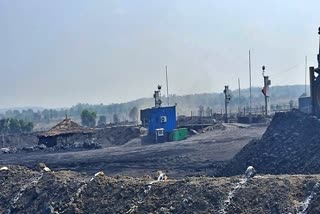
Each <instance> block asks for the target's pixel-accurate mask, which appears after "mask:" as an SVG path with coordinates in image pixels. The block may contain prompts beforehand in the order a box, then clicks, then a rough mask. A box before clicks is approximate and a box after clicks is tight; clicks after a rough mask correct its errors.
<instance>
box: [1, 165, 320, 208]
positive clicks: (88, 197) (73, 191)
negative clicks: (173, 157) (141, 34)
mask: <svg viewBox="0 0 320 214" xmlns="http://www.w3.org/2000/svg"><path fill="white" fill-rule="evenodd" d="M2 167H4V166H0V168H2ZM6 167H7V168H8V170H0V185H1V191H0V213H185V212H186V211H187V212H188V213H297V212H299V211H303V212H308V213H318V211H319V209H320V203H319V201H320V197H319V196H318V194H317V192H318V188H315V185H316V183H317V181H318V180H319V179H320V176H316V175H313V176H303V175H299V176H298V175H293V176H283V175H280V176H270V175H269V176H255V177H254V178H253V179H249V180H247V181H246V182H243V181H242V179H243V178H242V177H231V178H208V177H198V178H192V177H188V178H185V179H182V180H166V181H161V182H160V181H159V182H155V183H152V184H150V178H131V177H114V178H113V177H109V176H107V174H106V175H104V173H102V172H98V173H96V174H95V175H93V174H92V175H87V174H79V173H75V172H72V171H56V172H53V171H48V172H46V171H44V170H43V169H44V167H46V166H45V165H44V164H41V165H39V169H38V171H34V170H30V169H28V168H25V167H20V166H6ZM310 195H312V197H310ZM226 201H227V202H230V203H228V205H227V206H225V203H226Z"/></svg>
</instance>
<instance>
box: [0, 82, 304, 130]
mask: <svg viewBox="0 0 320 214" xmlns="http://www.w3.org/2000/svg"><path fill="white" fill-rule="evenodd" d="M222 91H223V89H221V92H219V93H203V94H191V95H184V96H176V95H170V102H171V105H174V104H177V112H178V115H190V112H191V111H192V112H194V113H195V115H196V114H197V113H201V115H202V114H206V115H209V112H210V114H211V111H212V112H214V113H218V112H220V111H221V110H223V109H224V94H223V93H222ZM303 92H304V86H303V85H295V86H275V87H271V88H270V93H271V104H272V105H274V106H277V105H282V104H287V103H289V101H290V100H293V101H294V102H296V103H297V99H298V97H299V96H300V95H301V94H302V93H303ZM232 94H233V96H232V99H231V102H230V104H229V107H230V109H231V110H233V111H236V110H237V109H238V105H239V104H240V106H241V107H242V108H245V107H248V104H249V89H243V90H241V91H240V97H239V95H238V91H237V90H234V91H233V92H232ZM163 99H164V98H163ZM263 103H264V98H263V95H262V93H261V88H260V87H254V88H252V106H253V108H255V107H257V108H258V107H259V106H261V105H263ZM153 106H154V100H153V98H152V97H150V98H142V99H138V100H134V101H131V102H127V103H121V104H110V105H104V104H97V105H91V104H77V105H75V106H72V107H71V108H65V109H45V110H41V111H34V110H32V109H27V110H22V111H18V110H8V111H6V112H4V113H2V114H0V118H15V119H18V120H25V121H31V122H33V123H34V124H36V123H40V122H50V121H52V120H57V119H62V118H64V117H65V116H66V115H67V116H69V117H81V113H82V112H83V111H84V110H88V111H90V112H95V113H96V118H95V119H96V120H97V123H98V124H99V121H100V123H118V122H120V121H125V120H128V121H129V120H138V118H137V116H136V115H137V112H138V115H139V110H140V109H144V108H150V107H153ZM199 106H203V108H204V109H200V111H198V108H199ZM209 108H210V109H209ZM133 115H134V116H133ZM100 117H102V118H100ZM133 117H136V118H134V119H133Z"/></svg>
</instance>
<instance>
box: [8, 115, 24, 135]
mask: <svg viewBox="0 0 320 214" xmlns="http://www.w3.org/2000/svg"><path fill="white" fill-rule="evenodd" d="M9 132H10V133H21V126H20V122H19V120H17V119H14V118H11V119H9Z"/></svg>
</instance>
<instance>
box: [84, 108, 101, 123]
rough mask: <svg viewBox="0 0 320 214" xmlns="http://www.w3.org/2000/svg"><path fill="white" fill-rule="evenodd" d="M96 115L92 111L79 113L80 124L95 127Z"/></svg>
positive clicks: (85, 110)
mask: <svg viewBox="0 0 320 214" xmlns="http://www.w3.org/2000/svg"><path fill="white" fill-rule="evenodd" d="M96 118H97V114H96V112H94V111H92V112H91V111H89V110H87V109H84V110H83V111H82V112H81V124H82V125H83V126H87V127H95V125H96Z"/></svg>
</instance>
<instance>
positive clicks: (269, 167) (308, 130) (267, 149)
mask: <svg viewBox="0 0 320 214" xmlns="http://www.w3.org/2000/svg"><path fill="white" fill-rule="evenodd" d="M249 165H252V166H254V167H255V169H256V170H257V171H258V173H260V174H317V173H320V121H319V119H317V118H316V117H313V116H309V115H306V114H303V113H301V112H299V111H298V110H293V111H291V112H281V113H276V115H275V116H274V118H273V120H272V122H271V124H270V126H269V127H268V129H267V130H266V132H265V134H264V135H263V136H262V138H261V139H260V140H253V141H251V142H250V143H249V144H248V145H246V146H245V147H244V148H243V149H242V150H241V151H240V152H239V153H238V154H237V155H236V156H235V157H234V158H233V159H232V160H231V161H230V162H229V163H228V164H227V166H226V168H225V169H224V170H223V172H222V174H223V175H224V176H232V175H237V174H241V173H242V172H243V171H244V170H245V169H246V167H247V166H249Z"/></svg>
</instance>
